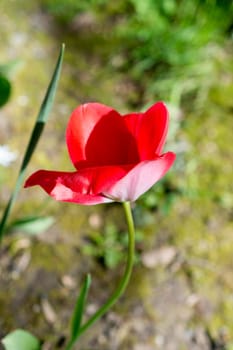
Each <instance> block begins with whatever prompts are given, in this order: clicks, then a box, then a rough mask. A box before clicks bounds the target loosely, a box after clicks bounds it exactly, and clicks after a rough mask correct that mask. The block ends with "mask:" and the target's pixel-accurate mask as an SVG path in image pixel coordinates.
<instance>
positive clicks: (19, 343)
mask: <svg viewBox="0 0 233 350" xmlns="http://www.w3.org/2000/svg"><path fill="white" fill-rule="evenodd" d="M2 344H3V345H4V347H5V349H6V350H40V349H41V346H40V342H39V340H38V339H37V338H36V337H35V336H34V335H32V334H31V333H29V332H26V331H24V330H22V329H16V330H15V331H13V332H11V333H9V334H8V335H7V336H5V337H4V338H3V339H2Z"/></svg>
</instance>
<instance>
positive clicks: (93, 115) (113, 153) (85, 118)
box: [66, 103, 138, 169]
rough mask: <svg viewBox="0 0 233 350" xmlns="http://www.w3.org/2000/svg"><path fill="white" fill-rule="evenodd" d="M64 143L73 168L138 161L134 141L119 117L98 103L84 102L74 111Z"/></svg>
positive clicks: (116, 113)
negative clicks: (65, 142)
mask: <svg viewBox="0 0 233 350" xmlns="http://www.w3.org/2000/svg"><path fill="white" fill-rule="evenodd" d="M66 140H67V146H68V150H69V154H70V158H71V160H72V162H73V164H74V166H75V167H76V168H77V169H80V168H84V167H85V168H86V167H95V166H105V165H116V164H131V163H136V162H138V153H137V145H136V142H135V139H134V137H133V136H132V134H131V133H130V132H129V131H128V129H127V128H126V126H125V123H124V120H123V118H122V117H121V115H120V114H119V113H118V112H116V111H115V110H113V109H112V108H110V107H108V106H105V105H102V104H99V103H87V104H85V105H82V106H80V107H78V108H77V109H75V111H74V112H73V113H72V115H71V118H70V121H69V123H68V127H67V133H66Z"/></svg>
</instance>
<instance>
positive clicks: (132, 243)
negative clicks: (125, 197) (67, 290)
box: [66, 202, 135, 350]
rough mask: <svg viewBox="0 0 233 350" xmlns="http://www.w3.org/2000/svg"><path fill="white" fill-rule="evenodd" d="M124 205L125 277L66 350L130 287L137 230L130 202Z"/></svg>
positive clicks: (69, 349)
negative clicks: (126, 240)
mask: <svg viewBox="0 0 233 350" xmlns="http://www.w3.org/2000/svg"><path fill="white" fill-rule="evenodd" d="M122 204H123V207H124V211H125V216H126V221H127V225H128V254H127V263H126V268H125V272H124V275H123V277H122V279H121V281H120V283H119V285H118V287H117V288H116V290H115V292H114V293H113V295H112V296H111V297H110V298H109V300H108V301H107V302H106V303H105V304H104V305H103V306H102V307H101V308H100V309H99V310H97V311H96V313H95V314H94V315H93V316H92V317H91V318H90V319H89V320H88V321H87V322H86V323H84V325H83V326H82V327H81V328H80V330H79V332H78V334H77V336H76V338H75V340H74V341H73V342H72V344H71V343H69V344H68V346H67V347H66V350H71V349H72V348H73V346H74V344H75V343H76V341H77V340H78V338H79V337H80V336H81V334H83V333H84V332H85V331H86V330H87V329H89V328H90V327H91V326H92V325H93V323H95V322H96V321H97V320H98V319H100V318H101V317H102V316H103V315H104V314H105V313H106V312H107V311H108V310H109V309H110V308H111V307H112V306H113V305H114V304H115V303H116V302H117V300H118V299H119V298H120V296H121V295H122V294H123V292H124V291H125V289H126V287H127V285H128V282H129V279H130V276H131V273H132V268H133V263H134V251H135V229H134V222H133V216H132V212H131V207H130V202H124V203H122Z"/></svg>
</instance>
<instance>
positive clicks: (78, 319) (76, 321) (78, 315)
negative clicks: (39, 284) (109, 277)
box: [66, 274, 91, 350]
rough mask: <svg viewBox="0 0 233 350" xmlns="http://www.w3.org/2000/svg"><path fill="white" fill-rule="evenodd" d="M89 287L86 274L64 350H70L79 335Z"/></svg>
mask: <svg viewBox="0 0 233 350" xmlns="http://www.w3.org/2000/svg"><path fill="white" fill-rule="evenodd" d="M90 285H91V276H90V275H89V274H88V275H87V276H86V278H85V281H84V282H83V285H82V288H81V291H80V294H79V296H78V299H77V302H76V305H75V309H74V313H73V319H72V323H71V338H70V341H69V343H68V345H67V347H66V350H71V349H72V348H73V346H74V344H75V342H76V339H77V337H78V335H79V329H80V327H81V323H82V317H83V312H84V307H85V304H86V299H87V294H88V291H89V288H90Z"/></svg>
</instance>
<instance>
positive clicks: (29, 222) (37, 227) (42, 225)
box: [8, 216, 55, 235]
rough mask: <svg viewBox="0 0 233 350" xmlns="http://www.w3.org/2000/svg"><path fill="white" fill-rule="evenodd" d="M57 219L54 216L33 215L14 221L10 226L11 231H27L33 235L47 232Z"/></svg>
mask: <svg viewBox="0 0 233 350" xmlns="http://www.w3.org/2000/svg"><path fill="white" fill-rule="evenodd" d="M54 221H55V219H54V218H53V217H52V216H44V217H43V216H42V217H40V216H32V217H27V218H23V219H19V220H16V221H13V222H12V223H11V225H10V226H9V227H8V231H9V232H19V231H20V232H25V233H29V234H31V235H37V234H39V233H42V232H45V231H46V230H47V229H48V228H49V227H50V226H51V225H52V224H53V223H54Z"/></svg>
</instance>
